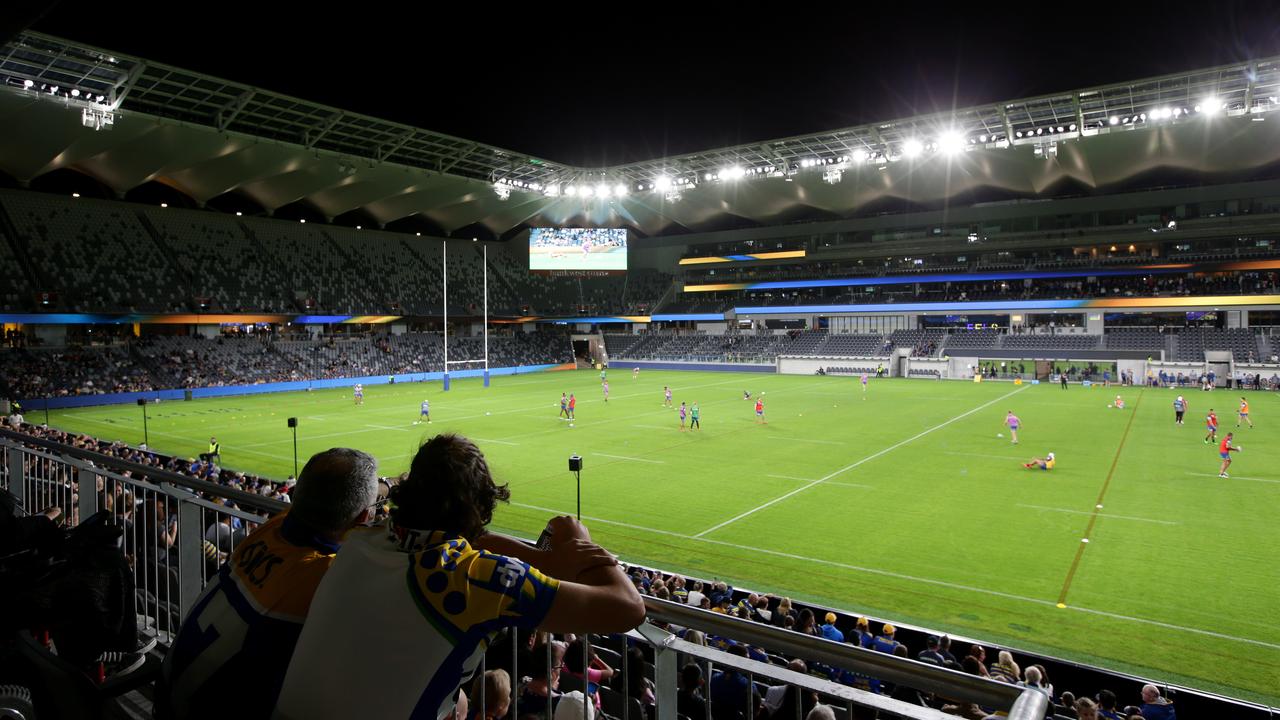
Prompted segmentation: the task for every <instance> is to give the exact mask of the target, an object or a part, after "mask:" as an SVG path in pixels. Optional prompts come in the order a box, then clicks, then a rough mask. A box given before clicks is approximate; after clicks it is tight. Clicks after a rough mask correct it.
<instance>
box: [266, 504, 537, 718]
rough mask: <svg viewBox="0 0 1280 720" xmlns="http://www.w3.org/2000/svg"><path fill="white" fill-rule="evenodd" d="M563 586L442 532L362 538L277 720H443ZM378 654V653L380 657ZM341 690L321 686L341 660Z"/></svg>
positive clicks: (384, 530) (303, 641)
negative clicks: (502, 639) (498, 646)
mask: <svg viewBox="0 0 1280 720" xmlns="http://www.w3.org/2000/svg"><path fill="white" fill-rule="evenodd" d="M558 588H559V582H558V581H556V580H554V579H552V578H550V577H547V576H546V575H543V574H542V573H541V572H539V571H538V570H536V569H534V568H533V567H530V566H529V564H528V563H525V562H523V561H521V560H519V559H517V558H512V557H506V556H503V555H495V554H493V553H489V552H485V551H483V550H477V549H475V548H473V547H472V546H471V545H470V544H469V543H468V542H467V541H466V540H465V539H463V538H461V537H456V536H450V535H447V534H444V533H441V532H424V531H417V530H409V529H406V528H396V527H394V526H393V525H392V524H391V523H390V522H387V523H384V524H381V525H378V526H376V527H373V528H368V529H363V530H358V531H354V532H352V533H351V535H350V536H349V537H348V538H347V540H346V542H345V543H344V544H343V548H342V552H341V553H339V555H338V559H337V561H336V562H335V563H334V566H333V569H332V570H331V571H330V572H329V574H328V576H327V577H326V578H325V581H324V583H323V584H322V585H321V587H320V590H319V591H318V592H317V593H316V598H315V602H314V604H313V606H312V609H311V613H310V615H309V617H308V619H307V624H306V627H305V628H304V629H303V632H302V636H301V638H300V639H299V641H298V647H297V651H296V652H295V653H294V657H293V660H292V662H291V663H290V666H289V671H288V674H287V676H286V678H285V682H284V687H283V689H282V690H281V692H280V700H279V703H278V704H277V717H280V718H315V717H361V716H364V715H367V713H368V711H369V705H368V703H369V698H371V697H376V698H377V707H378V712H379V714H381V715H383V716H385V717H406V718H410V717H411V718H430V719H434V718H440V717H443V716H444V715H446V714H447V713H448V712H449V710H450V708H452V705H453V698H454V694H455V693H456V691H457V689H458V687H459V685H460V684H461V683H462V681H463V679H464V678H467V677H470V676H471V674H472V672H473V671H475V670H476V669H477V668H478V667H479V664H480V661H481V659H482V658H483V657H484V651H485V649H486V648H487V646H488V643H489V640H490V639H491V638H492V636H493V634H494V633H496V632H497V631H498V630H501V629H503V628H507V627H517V628H529V629H532V628H536V627H537V626H538V625H540V624H541V623H542V622H543V620H544V619H545V618H546V616H547V613H548V612H550V610H551V604H552V602H553V601H554V600H555V595H556V591H557V589H558ZM371 649H372V650H371ZM370 652H373V653H375V655H376V659H377V660H376V662H357V663H348V664H346V665H344V668H343V682H342V683H340V684H325V683H318V682H316V679H317V678H323V677H326V676H328V675H329V674H331V673H332V663H333V659H334V658H358V657H363V656H367V655H368V654H369V653H370Z"/></svg>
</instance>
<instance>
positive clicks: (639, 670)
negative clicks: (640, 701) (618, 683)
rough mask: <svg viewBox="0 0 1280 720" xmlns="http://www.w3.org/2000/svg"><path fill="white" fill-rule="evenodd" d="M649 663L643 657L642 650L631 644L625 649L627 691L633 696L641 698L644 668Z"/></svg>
mask: <svg viewBox="0 0 1280 720" xmlns="http://www.w3.org/2000/svg"><path fill="white" fill-rule="evenodd" d="M648 665H649V663H648V661H646V660H645V659H644V651H643V650H641V649H640V648H639V647H637V646H635V645H632V646H631V647H630V648H628V649H627V676H626V678H624V679H625V680H626V681H627V691H628V692H629V693H630V695H631V697H633V698H643V697H644V691H645V689H646V688H645V681H644V679H645V676H646V674H647V673H646V672H645V668H646V667H647V666H648Z"/></svg>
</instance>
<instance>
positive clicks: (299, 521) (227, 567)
mask: <svg viewBox="0 0 1280 720" xmlns="http://www.w3.org/2000/svg"><path fill="white" fill-rule="evenodd" d="M377 468H378V464H377V461H376V460H374V459H373V457H372V456H371V455H369V454H368V453H364V452H360V451H359V450H352V449H349V448H332V449H330V450H326V451H324V452H322V453H317V454H316V455H313V456H312V457H311V459H310V460H308V461H307V465H306V467H304V468H303V469H302V473H301V474H300V475H299V477H298V484H297V485H296V486H295V487H294V489H293V498H292V500H293V502H292V504H291V505H290V507H289V509H288V510H286V511H285V512H283V513H280V514H279V515H276V516H275V517H273V518H272V519H271V520H269V521H267V522H266V523H264V524H263V525H262V526H261V527H259V528H258V529H257V530H256V531H254V532H253V533H252V534H251V535H249V536H248V537H247V538H245V539H244V540H243V541H241V542H240V543H239V544H238V545H237V546H236V549H235V552H234V553H233V554H232V555H231V558H230V560H229V561H228V562H227V563H225V564H224V565H223V566H222V568H221V569H220V570H219V571H218V574H217V576H216V577H215V578H214V579H213V580H211V581H210V583H209V585H208V586H207V587H206V588H205V591H204V593H203V594H201V596H200V597H199V599H197V600H196V603H195V605H194V606H193V607H192V608H191V612H190V614H189V615H188V616H187V617H186V619H185V620H184V621H183V624H182V629H181V630H180V631H179V632H178V636H177V638H176V639H175V640H174V642H173V645H172V646H171V647H170V648H169V653H168V655H167V656H166V657H165V662H164V674H163V677H162V679H161V687H160V688H158V691H157V693H156V703H157V705H158V706H160V707H161V709H162V710H164V709H167V710H168V711H169V713H168V714H170V715H171V716H172V717H175V718H226V717H261V718H265V717H269V716H270V715H271V712H272V709H273V708H274V707H275V704H276V698H277V696H278V695H279V694H280V686H281V684H282V683H283V682H284V675H285V670H286V669H287V668H288V665H289V658H290V657H292V656H293V650H294V647H295V646H296V645H297V642H298V636H299V634H300V633H301V632H302V624H303V621H304V620H306V617H307V614H308V612H309V611H310V608H311V601H312V598H313V597H314V595H315V592H316V588H317V587H319V585H320V581H321V580H322V579H323V578H324V575H325V573H326V572H327V571H328V569H329V566H330V565H331V564H332V563H333V561H334V558H335V557H336V556H337V554H338V548H339V546H340V544H341V543H342V541H343V539H344V537H345V536H346V534H347V531H348V530H350V529H351V528H353V527H355V526H357V525H363V524H365V523H367V522H369V521H370V520H371V519H372V517H373V513H374V509H373V506H374V505H375V504H376V503H377V500H378V477H377ZM245 678H253V680H252V682H245ZM231 688H234V692H233V691H231ZM166 706H167V707H166Z"/></svg>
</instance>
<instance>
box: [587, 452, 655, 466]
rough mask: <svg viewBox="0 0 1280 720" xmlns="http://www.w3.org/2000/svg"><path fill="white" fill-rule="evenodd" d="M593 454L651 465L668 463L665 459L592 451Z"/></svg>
mask: <svg viewBox="0 0 1280 720" xmlns="http://www.w3.org/2000/svg"><path fill="white" fill-rule="evenodd" d="M591 454H592V455H599V456H600V457H607V458H613V459H615V460H628V461H630V462H638V463H649V464H650V465H666V464H667V462H666V461H665V460H645V459H644V458H634V457H627V456H626V455H610V454H609V453H602V452H598V453H591Z"/></svg>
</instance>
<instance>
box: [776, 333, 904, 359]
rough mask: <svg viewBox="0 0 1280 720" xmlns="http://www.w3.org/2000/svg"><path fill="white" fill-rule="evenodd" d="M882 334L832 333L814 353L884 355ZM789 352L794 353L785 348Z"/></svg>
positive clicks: (862, 355)
mask: <svg viewBox="0 0 1280 720" xmlns="http://www.w3.org/2000/svg"><path fill="white" fill-rule="evenodd" d="M884 350H885V348H884V336H883V335H842V334H832V335H830V336H828V337H827V342H826V343H825V344H824V345H823V346H821V347H820V348H818V351H817V352H815V353H813V354H815V355H834V356H844V355H847V356H851V357H874V356H877V355H885V354H886V353H885V352H884ZM787 352H788V353H789V354H798V353H795V352H794V351H793V350H792V349H791V348H788V349H787Z"/></svg>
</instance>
